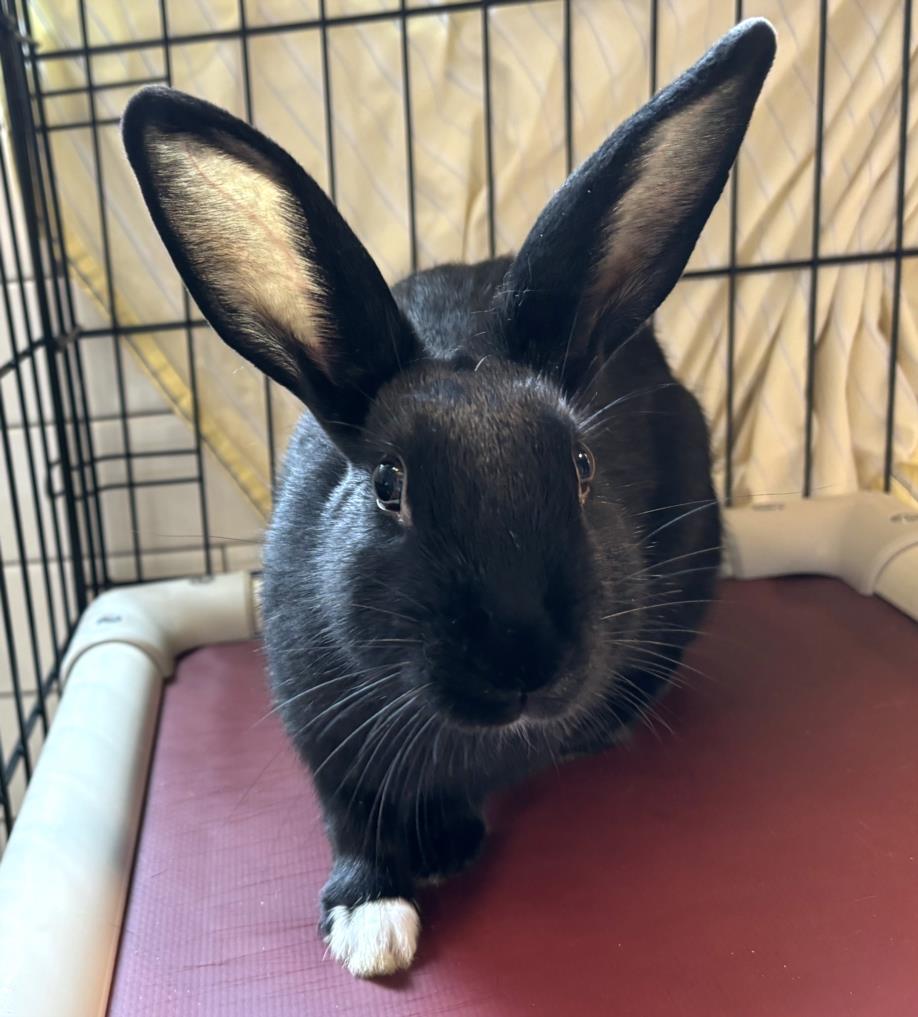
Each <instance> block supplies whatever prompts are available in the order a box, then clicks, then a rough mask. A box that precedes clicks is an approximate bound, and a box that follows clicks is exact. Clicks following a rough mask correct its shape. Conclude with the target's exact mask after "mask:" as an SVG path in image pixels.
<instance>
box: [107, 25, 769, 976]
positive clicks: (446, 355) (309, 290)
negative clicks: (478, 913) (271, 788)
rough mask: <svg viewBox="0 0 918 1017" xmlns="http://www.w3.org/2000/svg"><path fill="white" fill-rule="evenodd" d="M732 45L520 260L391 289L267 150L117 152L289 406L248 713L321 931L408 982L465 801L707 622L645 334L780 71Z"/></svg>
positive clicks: (343, 956)
mask: <svg viewBox="0 0 918 1017" xmlns="http://www.w3.org/2000/svg"><path fill="white" fill-rule="evenodd" d="M775 47H776V39H775V33H774V30H773V28H772V27H771V25H770V24H769V23H768V22H767V21H764V20H762V19H751V20H747V21H745V22H742V23H741V24H739V25H738V26H736V27H735V28H734V29H733V30H731V31H730V32H728V33H727V34H726V35H725V36H724V37H723V38H722V39H721V40H720V41H719V42H717V43H716V44H715V45H714V46H713V48H711V49H710V50H709V51H708V52H707V54H706V55H704V56H703V57H702V58H701V59H700V60H699V61H698V62H697V63H696V64H695V65H694V66H693V67H692V68H691V69H689V70H688V71H686V72H685V73H684V74H683V75H682V76H681V77H679V78H678V79H677V80H676V81H675V82H674V83H673V84H671V85H670V86H669V87H667V88H665V89H664V90H662V91H661V92H659V93H658V94H657V95H656V96H655V97H654V98H653V99H651V100H650V102H648V103H647V105H646V106H644V108H643V109H641V110H639V111H638V112H637V113H635V114H634V115H633V116H632V117H631V118H630V119H628V120H627V121H626V122H625V123H624V124H623V125H622V126H621V127H619V128H618V129H617V130H616V131H615V132H614V133H613V134H612V135H611V136H610V137H609V138H608V140H606V141H605V143H604V144H603V145H602V146H601V147H600V148H599V149H598V150H597V151H596V152H595V153H594V154H593V155H591V156H590V157H589V158H588V159H587V160H586V161H585V162H584V163H583V164H582V165H581V166H580V167H579V168H578V169H576V170H575V171H574V172H573V173H572V174H571V176H570V177H569V178H568V179H567V181H566V182H565V183H564V184H563V185H562V186H561V187H560V189H559V190H558V191H557V192H556V193H555V195H554V196H553V197H552V198H551V200H550V201H549V203H548V205H547V206H546V208H545V209H544V211H543V212H542V213H541V215H540V216H539V218H538V220H537V221H536V223H535V225H534V226H533V228H532V231H531V232H530V234H529V235H528V237H527V238H526V240H525V242H524V243H523V244H522V246H521V248H520V250H519V252H518V253H517V254H516V255H515V256H505V257H499V258H495V259H492V260H488V261H483V262H480V263H478V264H474V265H460V264H447V265H442V266H439V267H436V268H432V269H428V270H424V271H420V272H417V273H416V274H414V275H412V276H410V277H409V278H407V279H405V280H403V281H401V282H399V283H398V284H397V285H395V286H393V287H392V288H391V289H390V287H389V286H388V285H387V284H386V283H385V282H384V280H383V277H382V275H381V274H380V271H379V269H378V268H377V266H376V264H375V263H374V262H373V260H372V258H371V257H370V255H369V254H368V253H367V251H366V250H365V248H364V247H363V246H362V245H361V243H360V241H359V240H358V239H357V237H356V236H355V235H354V233H353V232H352V231H351V230H350V228H349V227H348V226H347V224H346V223H345V222H344V220H343V218H342V217H341V215H340V214H339V213H338V211H337V210H336V209H335V207H334V206H333V204H332V203H331V201H330V200H329V199H328V198H327V197H326V196H325V194H324V193H323V192H322V190H321V189H320V188H319V186H318V185H317V184H316V183H315V182H314V181H313V180H312V179H311V178H310V177H309V176H308V175H307V174H306V173H305V171H304V170H303V169H302V168H301V167H300V166H299V165H298V164H297V163H296V162H295V161H294V160H293V159H292V158H291V156H290V155H288V154H287V153H286V152H285V151H284V150H283V149H282V148H280V147H279V146H278V145H277V144H275V143H274V142H273V141H271V140H269V139H268V138H266V137H264V136H263V135H262V134H260V133H259V132H258V131H257V130H255V129H254V128H253V127H251V126H249V125H248V124H246V123H244V122H242V121H240V120H238V119H236V118H235V117H233V116H231V115H230V114H229V113H227V112H225V111H223V110H220V109H218V108H216V107H214V106H212V105H210V104H209V103H206V102H204V101H201V100H199V99H195V98H192V97H190V96H187V95H184V94H182V93H180V92H177V91H174V90H172V89H169V88H165V87H160V86H154V87H149V88H147V89H144V90H142V91H140V92H139V93H137V94H136V95H135V96H134V97H133V98H132V99H131V101H130V103H129V105H128V107H127V109H126V112H125V114H124V119H123V140H124V145H125V149H126V152H127V156H128V159H129V161H130V164H131V166H132V168H133V170H134V172H135V174H136V176H137V179H138V181H139V184H140V188H141V190H142V193H143V197H144V199H145V201H146V203H147V205H148V207H149V211H150V214H151V216H152V219H153V221H154V223H155V225H156V227H157V229H158V231H159V233H160V235H161V236H162V239H163V241H164V242H165V245H166V247H167V248H168V250H169V253H170V254H171V256H172V258H173V260H174V261H175V264H176V266H177V268H178V270H179V272H180V274H181V276H182V278H183V280H184V282H185V284H186V286H187V288H188V290H189V292H190V294H191V296H192V297H193V298H194V300H195V301H196V302H197V304H198V306H199V307H200V309H201V311H202V312H203V313H204V315H205V317H206V318H207V320H208V321H209V322H210V324H211V325H212V326H213V328H214V329H215V330H216V332H217V333H218V334H219V335H220V336H221V337H222V339H223V340H224V341H225V342H227V343H228V344H229V345H230V346H231V347H232V348H233V349H234V350H236V351H237V352H238V353H240V354H241V355H242V356H243V357H245V358H246V359H248V360H249V361H251V363H253V364H254V365H255V366H256V367H258V368H259V369H260V370H261V371H263V372H264V373H265V374H266V375H268V377H270V378H272V379H273V380H274V381H276V382H278V383H279V384H281V385H284V386H286V388H288V389H289V390H290V391H291V392H293V393H294V394H295V395H296V396H297V397H299V399H301V400H302V402H303V403H304V404H305V406H306V408H307V411H308V412H306V413H305V414H304V415H303V417H302V420H301V422H300V423H299V425H298V428H297V429H296V431H295V434H294V435H293V437H292V440H291V442H290V446H289V449H288V451H287V454H286V459H285V465H284V469H283V476H282V479H281V480H280V483H279V489H278V491H277V494H276V499H275V508H274V512H273V518H272V521H271V523H270V527H269V531H268V533H267V537H266V542H265V549H264V572H263V601H262V608H263V618H264V643H265V649H266V654H267V661H268V671H269V675H270V682H271V686H272V690H273V696H274V699H275V701H276V703H277V705H278V708H279V710H280V712H281V715H282V717H283V721H284V724H285V726H286V730H287V732H288V734H289V737H290V739H292V742H293V745H294V746H295V748H296V750H297V752H298V753H299V755H300V757H301V758H302V760H303V761H304V763H305V764H306V766H307V768H308V769H309V771H310V772H311V776H312V780H313V783H314V786H315V789H316V792H317V795H318V798H319V800H320V802H321V807H322V811H323V815H324V819H325V824H326V830H327V836H328V840H329V842H330V845H331V849H332V856H333V861H332V866H331V872H330V875H329V877H328V881H327V883H326V884H325V887H324V889H323V891H322V895H321V902H320V916H321V917H320V923H319V929H320V934H321V936H323V937H324V939H325V941H326V942H327V944H328V947H329V950H330V953H331V954H332V955H333V956H334V957H335V958H336V959H337V960H338V961H339V962H341V963H342V964H343V965H344V966H345V967H346V968H347V969H348V970H349V971H350V972H351V973H352V974H353V975H355V976H359V977H375V976H380V975H386V974H390V973H393V972H395V971H398V970H400V969H404V968H407V967H409V966H410V965H411V963H412V961H413V959H414V957H415V953H416V949H417V944H418V937H419V932H420V916H419V909H418V903H417V899H418V890H419V888H420V887H421V886H423V885H424V884H425V883H429V882H436V881H438V880H440V879H443V878H445V877H447V876H450V875H452V874H454V873H457V872H459V871H460V870H462V869H464V868H465V867H466V866H468V865H469V864H470V863H471V862H473V861H474V859H475V858H476V857H477V856H478V854H479V853H480V852H481V850H482V848H483V845H484V842H485V838H486V833H487V831H486V827H485V822H484V819H483V807H484V804H485V802H486V800H487V799H488V797H489V796H490V795H492V794H493V793H494V792H495V791H496V790H498V789H502V788H506V787H509V786H510V785H512V784H513V783H514V782H517V781H519V780H521V779H523V778H524V777H526V776H527V775H529V774H532V773H534V772H535V771H537V770H539V769H540V768H543V767H545V766H546V765H549V764H552V763H554V762H556V761H558V760H560V759H564V758H567V757H570V756H576V755H582V754H585V753H592V752H598V751H600V750H602V749H604V748H606V747H608V746H611V745H613V744H615V743H616V742H618V741H619V740H621V739H622V737H623V736H625V735H626V734H627V732H628V731H629V730H630V728H631V727H632V726H633V725H634V724H635V723H637V722H638V721H640V720H641V719H646V716H647V714H648V711H649V710H651V709H652V708H653V705H654V703H655V700H656V698H657V697H658V696H659V695H660V694H661V693H662V692H663V691H664V690H665V689H666V688H667V687H668V686H669V685H671V684H672V683H673V681H674V677H673V675H674V672H675V670H676V668H677V667H678V665H679V663H680V659H681V657H682V653H683V650H684V649H685V647H686V645H687V644H688V643H689V642H690V640H691V639H692V637H693V635H694V634H695V632H696V631H697V630H698V628H699V625H700V624H701V623H702V619H703V616H704V612H705V610H706V605H707V604H708V602H709V601H710V600H711V599H712V595H713V591H714V585H715V581H716V575H717V571H718V566H719V561H720V545H721V535H720V518H719V509H718V507H717V499H716V496H715V492H714V488H713V486H712V479H711V456H710V451H709V435H708V429H707V425H706V422H705V419H704V416H703V414H702V411H701V409H700V408H699V404H698V403H697V401H696V400H695V398H694V397H693V396H692V395H691V394H690V393H689V392H688V391H687V390H686V389H685V388H684V387H683V386H682V385H681V384H679V382H678V381H677V380H676V379H675V377H674V375H673V374H672V372H671V371H670V369H669V367H668V366H667V362H666V359H665V357H664V355H663V353H662V351H661V348H660V346H659V345H658V343H657V340H656V338H655V336H654V332H653V329H652V326H651V324H650V323H649V319H650V318H651V316H652V314H653V312H654V310H655V309H656V308H657V307H658V306H659V304H660V303H661V302H662V301H663V299H664V298H665V297H666V296H667V294H668V293H669V292H670V290H671V289H672V288H673V286H674V285H675V283H676V282H677V280H678V278H679V276H680V274H681V273H682V271H683V269H684V267H685V265H686V262H687V260H688V258H689V255H690V254H691V252H692V250H693V248H694V246H695V243H696V241H697V239H698V236H699V234H700V232H701V229H702V227H703V226H704V224H705V222H706V220H707V218H708V216H709V215H710V213H711V210H712V208H713V207H714V204H715V202H716V201H717V199H718V197H719V195H720V194H721V192H722V190H723V188H724V186H725V183H726V181H727V178H728V174H729V171H730V168H731V166H732V164H733V162H734V159H735V157H736V154H737V150H738V148H739V146H740V143H741V141H742V139H743V136H744V134H745V131H746V127H747V124H748V122H749V119H750V117H751V115H752V111H753V107H754V105H755V103H756V100H757V98H758V95H759V92H760V90H761V87H762V84H763V82H764V79H765V77H766V75H767V73H768V71H769V69H770V67H771V64H772V61H773V59H774V54H775Z"/></svg>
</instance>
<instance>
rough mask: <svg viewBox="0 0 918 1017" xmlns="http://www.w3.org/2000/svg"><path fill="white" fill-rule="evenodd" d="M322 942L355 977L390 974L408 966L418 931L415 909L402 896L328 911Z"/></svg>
mask: <svg viewBox="0 0 918 1017" xmlns="http://www.w3.org/2000/svg"><path fill="white" fill-rule="evenodd" d="M324 924H325V928H326V929H327V932H326V935H325V942H326V943H327V944H328V948H329V951H330V952H331V955H332V956H333V957H334V958H335V960H337V961H340V963H341V964H343V965H344V966H345V967H346V968H347V970H348V971H350V973H351V974H352V975H355V976H356V977H357V978H375V977H377V976H378V975H391V974H394V973H395V972H396V971H402V970H404V969H405V968H408V967H410V966H411V962H412V961H413V960H414V954H415V950H416V949H417V945H418V934H419V933H420V931H421V919H420V916H419V915H418V912H417V909H416V908H415V907H414V905H413V904H411V903H409V902H408V901H407V900H405V899H404V898H403V897H392V898H389V899H384V900H371V901H367V902H366V903H364V904H356V905H354V906H352V907H346V906H344V905H341V904H339V905H337V906H335V907H333V908H330V909H329V911H328V914H327V916H326V919H325V923H324Z"/></svg>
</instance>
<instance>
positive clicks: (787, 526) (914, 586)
mask: <svg viewBox="0 0 918 1017" xmlns="http://www.w3.org/2000/svg"><path fill="white" fill-rule="evenodd" d="M724 523H725V535H724V541H725V548H726V555H725V562H724V575H728V576H733V577H734V578H736V579H762V578H765V577H768V576H784V575H827V576H834V577H836V578H838V579H843V580H844V581H845V582H846V583H847V584H848V585H849V586H851V587H852V589H854V590H857V592H858V593H862V594H865V595H870V594H877V595H879V596H881V597H884V598H885V599H887V600H889V601H890V602H891V603H892V604H894V605H895V606H896V607H898V608H899V610H900V611H902V612H904V613H905V614H907V615H909V616H910V617H912V618H914V619H916V620H918V512H916V511H913V510H911V511H910V510H909V509H908V508H906V507H905V506H904V505H903V504H902V502H900V501H898V500H897V499H896V498H893V497H892V496H891V495H888V494H877V493H872V492H863V491H862V492H860V493H858V494H852V495H845V496H843V497H836V498H806V499H800V500H797V501H787V502H774V503H771V504H764V505H756V506H753V507H750V508H734V509H726V510H725V511H724Z"/></svg>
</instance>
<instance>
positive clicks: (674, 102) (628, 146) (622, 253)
mask: <svg viewBox="0 0 918 1017" xmlns="http://www.w3.org/2000/svg"><path fill="white" fill-rule="evenodd" d="M774 56H775V32H774V29H773V28H772V27H771V25H769V24H768V22H767V21H764V20H763V19H761V18H753V19H750V20H748V21H744V22H742V23H741V24H739V25H737V26H736V27H735V28H733V29H732V30H731V31H730V32H728V33H727V34H726V35H725V36H724V37H723V38H722V39H721V40H720V41H719V42H718V43H716V44H715V45H714V46H713V47H712V48H711V49H710V50H709V51H708V52H707V53H706V54H705V55H704V56H703V57H702V58H701V59H700V60H699V61H697V63H696V64H695V65H694V66H693V67H691V68H689V69H688V70H687V71H685V72H684V73H683V74H682V75H681V76H680V77H679V78H677V79H676V81H674V82H673V84H671V85H670V86H669V87H668V88H665V89H663V91H661V92H659V93H658V94H657V95H656V96H654V98H653V99H652V100H651V101H650V102H649V103H647V105H646V106H644V107H643V109H641V110H639V111H638V112H637V113H635V114H634V115H633V116H632V117H631V118H630V119H628V120H626V121H625V123H624V124H622V126H621V127H619V129H618V130H617V131H615V132H614V133H613V134H612V135H611V136H610V137H609V138H608V139H607V140H606V142H605V143H604V144H603V145H601V146H600V148H599V149H598V150H597V151H596V152H594V153H593V155H592V156H590V158H589V159H587V160H586V162H585V163H583V165H582V166H580V167H579V169H577V170H575V172H574V173H572V174H571V176H570V177H568V179H567V181H566V182H565V183H564V185H563V186H562V187H561V188H560V189H559V190H558V192H557V193H556V194H555V196H554V197H553V198H552V199H551V201H549V203H548V205H547V206H546V207H545V210H544V211H543V212H542V214H541V215H540V216H539V218H538V220H537V222H536V224H535V226H534V227H533V228H532V230H531V232H530V234H529V236H528V237H527V238H526V241H525V243H524V244H523V246H522V248H521V249H520V252H519V254H518V255H517V257H516V259H515V260H514V262H513V264H512V265H511V267H510V269H509V271H508V273H507V276H506V278H505V280H504V283H503V286H502V290H501V293H500V295H499V297H498V302H497V307H496V310H497V312H498V316H499V321H500V324H501V327H502V329H503V331H504V337H505V341H506V346H507V348H508V351H509V353H510V354H511V355H512V356H515V357H516V358H518V359H522V360H525V361H526V362H528V363H530V364H534V365H535V366H537V367H538V368H539V369H540V370H543V371H545V372H546V373H554V374H556V375H557V376H559V377H560V379H561V380H562V381H563V382H564V384H565V385H567V386H568V387H571V388H576V387H577V385H578V384H580V383H581V382H582V380H583V379H584V378H585V377H588V376H589V372H590V370H592V369H594V368H595V366H596V365H597V364H599V363H601V362H602V360H603V357H604V356H606V355H608V354H610V353H611V352H612V351H613V350H614V349H615V348H616V347H617V346H618V345H619V344H620V343H622V342H624V341H625V340H626V339H627V338H628V337H629V336H631V335H633V334H634V332H635V331H636V330H637V329H638V328H639V327H640V326H641V324H642V323H643V322H644V321H646V320H647V318H648V317H649V316H650V315H651V314H653V312H654V311H655V310H656V308H657V307H658V306H659V305H660V303H661V302H662V301H663V299H664V298H665V297H666V295H667V294H668V293H669V292H670V290H671V289H672V288H673V286H675V284H676V281H677V280H678V278H679V276H680V275H681V273H682V270H683V269H684V268H685V265H686V263H687V261H688V259H689V255H690V254H691V253H692V249H693V248H694V246H695V242H696V241H697V240H698V236H699V234H700V233H701V230H702V228H703V227H704V224H705V223H706V222H707V219H708V216H709V215H710V214H711V210H712V209H713V208H714V204H715V202H716V201H717V199H718V197H719V196H720V193H721V191H722V190H723V188H724V185H725V184H726V182H727V176H728V174H729V172H730V167H731V166H732V165H733V160H734V159H735V158H736V154H737V151H738V149H739V146H740V143H741V142H742V140H743V135H744V134H745V132H746V126H747V124H748V123H749V119H750V117H751V116H752V111H753V108H754V107H755V103H756V100H757V99H758V96H759V92H760V90H761V88H762V84H763V82H764V81H765V77H766V75H767V74H768V71H769V68H770V67H771V64H772V61H773V59H774ZM600 344H602V345H601V346H600Z"/></svg>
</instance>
